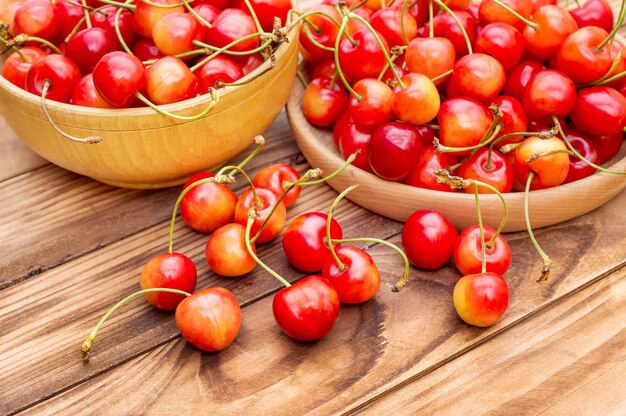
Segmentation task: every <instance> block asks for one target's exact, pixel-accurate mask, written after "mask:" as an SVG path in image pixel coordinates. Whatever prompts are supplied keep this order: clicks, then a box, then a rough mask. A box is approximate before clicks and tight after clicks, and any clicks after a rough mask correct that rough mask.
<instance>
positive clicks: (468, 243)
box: [453, 225, 512, 275]
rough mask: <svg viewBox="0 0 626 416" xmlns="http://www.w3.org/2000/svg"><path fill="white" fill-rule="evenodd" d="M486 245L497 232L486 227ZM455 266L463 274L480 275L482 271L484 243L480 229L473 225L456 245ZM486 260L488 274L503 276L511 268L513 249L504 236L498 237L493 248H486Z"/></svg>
mask: <svg viewBox="0 0 626 416" xmlns="http://www.w3.org/2000/svg"><path fill="white" fill-rule="evenodd" d="M483 230H484V234H485V244H487V243H489V241H491V238H492V237H493V235H494V234H495V233H496V230H494V229H493V228H491V227H489V226H487V225H485V226H483ZM453 256H454V264H455V265H456V268H457V269H459V271H460V272H461V273H462V274H463V275H466V274H473V273H480V271H481V269H482V242H481V240H480V227H479V226H478V225H472V226H471V227H468V228H466V229H465V230H463V232H462V233H461V235H459V238H457V240H456V244H455V245H454V255H453ZM485 259H486V264H487V272H493V273H497V274H499V275H503V274H504V273H506V272H507V270H509V267H511V261H512V256H511V248H510V247H509V244H508V243H507V242H506V240H505V239H504V237H502V234H500V235H498V237H497V238H496V240H495V241H494V242H493V243H492V244H491V246H487V247H485Z"/></svg>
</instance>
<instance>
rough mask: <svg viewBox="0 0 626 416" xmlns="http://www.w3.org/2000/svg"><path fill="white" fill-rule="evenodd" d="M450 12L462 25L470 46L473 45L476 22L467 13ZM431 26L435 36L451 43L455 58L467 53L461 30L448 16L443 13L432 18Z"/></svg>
mask: <svg viewBox="0 0 626 416" xmlns="http://www.w3.org/2000/svg"><path fill="white" fill-rule="evenodd" d="M452 12H453V13H454V15H455V16H456V17H457V18H458V19H459V21H460V22H461V24H462V25H463V28H464V29H465V33H467V37H468V38H469V41H470V44H472V45H473V44H474V40H475V39H476V20H475V19H474V18H473V17H472V16H471V15H470V14H469V13H467V12H464V11H458V10H453V11H452ZM432 25H433V32H434V35H435V36H438V37H444V38H447V39H449V40H450V42H452V44H453V45H454V50H455V51H456V57H457V58H460V57H461V56H464V55H467V54H468V53H469V50H468V49H467V44H466V43H465V38H464V37H463V32H461V29H459V26H458V25H457V24H456V22H455V21H454V19H453V18H452V17H451V16H450V15H448V14H445V13H444V14H438V15H437V16H435V17H434V18H433V21H432ZM429 26H430V23H429V24H428V25H427V29H428V27H429Z"/></svg>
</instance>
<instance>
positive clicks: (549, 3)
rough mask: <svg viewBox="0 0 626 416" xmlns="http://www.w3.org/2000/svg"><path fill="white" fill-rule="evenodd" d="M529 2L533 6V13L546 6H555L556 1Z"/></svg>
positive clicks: (534, 0)
mask: <svg viewBox="0 0 626 416" xmlns="http://www.w3.org/2000/svg"><path fill="white" fill-rule="evenodd" d="M530 2H531V3H532V5H533V13H534V12H535V11H537V10H539V8H540V7H543V6H547V5H553V6H554V5H555V4H556V0H530Z"/></svg>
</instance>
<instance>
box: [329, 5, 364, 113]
mask: <svg viewBox="0 0 626 416" xmlns="http://www.w3.org/2000/svg"><path fill="white" fill-rule="evenodd" d="M349 20H350V19H349V18H348V16H344V17H343V20H342V21H341V26H340V28H339V34H338V35H337V39H335V54H334V55H335V70H336V71H337V74H338V75H339V79H341V82H342V83H343V85H344V87H346V89H347V90H348V92H349V93H350V94H351V95H352V96H353V97H354V98H356V99H357V101H361V100H362V99H363V97H362V96H361V95H360V94H359V93H358V92H356V91H354V89H353V88H352V86H351V85H350V83H349V82H348V81H347V80H346V77H345V76H344V75H343V71H342V70H341V65H340V64H339V54H338V53H337V51H338V50H339V43H341V36H342V35H343V33H344V30H345V28H346V26H347V25H348V21H349Z"/></svg>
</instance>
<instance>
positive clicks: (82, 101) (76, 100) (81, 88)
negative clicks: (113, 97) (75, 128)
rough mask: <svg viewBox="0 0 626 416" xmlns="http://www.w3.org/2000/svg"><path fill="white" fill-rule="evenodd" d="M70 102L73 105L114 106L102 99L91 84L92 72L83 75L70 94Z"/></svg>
mask: <svg viewBox="0 0 626 416" xmlns="http://www.w3.org/2000/svg"><path fill="white" fill-rule="evenodd" d="M71 103H72V104H74V105H82V106H83V107H92V108H115V107H113V106H112V105H111V104H109V103H107V102H106V101H104V98H102V96H100V94H99V93H98V91H97V90H96V86H95V85H94V84H93V74H87V75H85V76H84V77H83V78H82V79H81V80H80V82H79V83H78V85H76V88H75V89H74V93H73V94H72V100H71Z"/></svg>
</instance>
